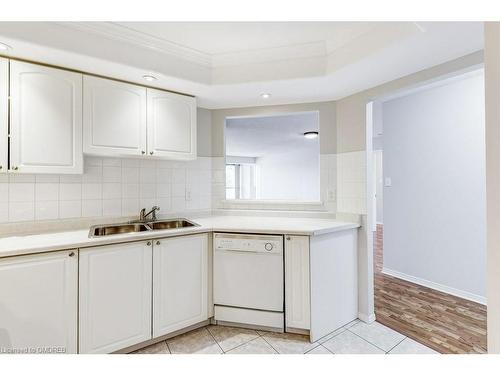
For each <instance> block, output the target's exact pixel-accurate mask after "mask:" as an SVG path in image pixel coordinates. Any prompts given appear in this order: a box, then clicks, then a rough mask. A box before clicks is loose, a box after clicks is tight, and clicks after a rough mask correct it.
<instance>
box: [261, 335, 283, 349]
mask: <svg viewBox="0 0 500 375" xmlns="http://www.w3.org/2000/svg"><path fill="white" fill-rule="evenodd" d="M260 337H262V339H263V340H264V341H265V342H267V344H268V345H269V346H270V347H271V348H272V349H273V350H274V351H275V352H276V353H278V354H281V353H280V352H279V351H278V350H276V348H275V347H274V346H272V345H271V343H270V342H269V341H267V340H266V338H265V337H264V335H262V336H260Z"/></svg>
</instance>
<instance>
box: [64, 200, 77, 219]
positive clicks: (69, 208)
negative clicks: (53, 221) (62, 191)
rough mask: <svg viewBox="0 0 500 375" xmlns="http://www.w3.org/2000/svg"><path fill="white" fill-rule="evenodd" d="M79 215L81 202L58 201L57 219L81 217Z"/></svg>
mask: <svg viewBox="0 0 500 375" xmlns="http://www.w3.org/2000/svg"><path fill="white" fill-rule="evenodd" d="M81 215H82V201H81V200H68V201H59V217H60V218H61V219H68V218H74V217H81Z"/></svg>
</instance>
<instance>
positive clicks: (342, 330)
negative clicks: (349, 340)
mask: <svg viewBox="0 0 500 375" xmlns="http://www.w3.org/2000/svg"><path fill="white" fill-rule="evenodd" d="M344 331H345V328H344V327H342V328H339V329H337V330H335V331H333V332H332V333H330V334H328V335H326V336H325V337H322V338H320V339H319V340H318V341H317V342H318V344H322V343H324V342H325V341H328V340H330V339H331V338H332V337H334V336H337V335H338V334H339V333H342V332H344Z"/></svg>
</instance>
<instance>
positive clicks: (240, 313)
mask: <svg viewBox="0 0 500 375" xmlns="http://www.w3.org/2000/svg"><path fill="white" fill-rule="evenodd" d="M214 305H215V316H214V318H215V320H217V322H218V323H219V324H224V323H232V324H235V323H236V324H239V325H253V326H260V327H268V328H272V329H279V330H283V327H284V313H283V311H284V277H283V236H276V235H253V234H230V233H215V234H214Z"/></svg>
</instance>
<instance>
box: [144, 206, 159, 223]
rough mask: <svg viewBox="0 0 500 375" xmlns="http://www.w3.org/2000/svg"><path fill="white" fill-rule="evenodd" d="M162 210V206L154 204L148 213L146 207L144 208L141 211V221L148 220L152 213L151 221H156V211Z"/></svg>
mask: <svg viewBox="0 0 500 375" xmlns="http://www.w3.org/2000/svg"><path fill="white" fill-rule="evenodd" d="M159 210H160V207H158V206H153V207H152V208H151V211H149V212H148V213H146V209H145V208H143V209H142V210H141V212H140V213H139V220H140V221H146V219H147V217H148V216H149V215H151V221H156V211H159Z"/></svg>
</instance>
